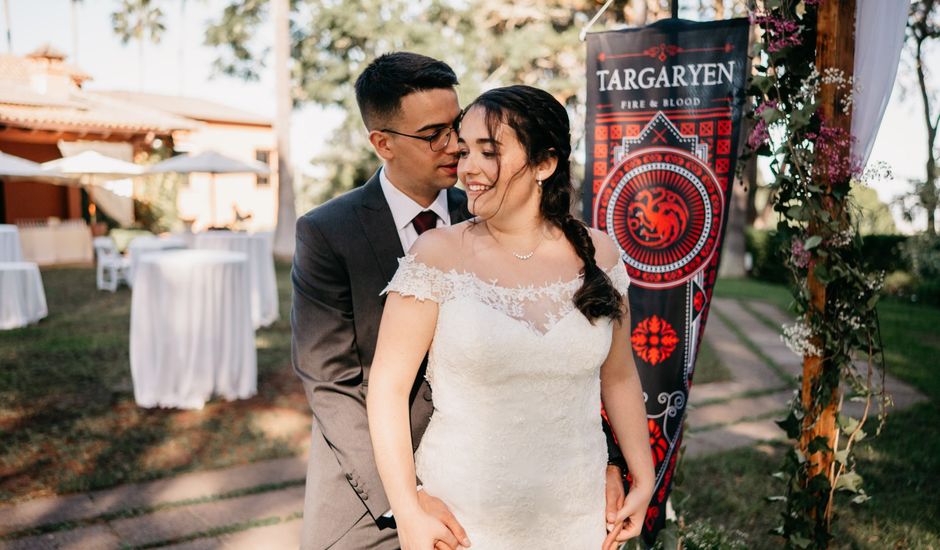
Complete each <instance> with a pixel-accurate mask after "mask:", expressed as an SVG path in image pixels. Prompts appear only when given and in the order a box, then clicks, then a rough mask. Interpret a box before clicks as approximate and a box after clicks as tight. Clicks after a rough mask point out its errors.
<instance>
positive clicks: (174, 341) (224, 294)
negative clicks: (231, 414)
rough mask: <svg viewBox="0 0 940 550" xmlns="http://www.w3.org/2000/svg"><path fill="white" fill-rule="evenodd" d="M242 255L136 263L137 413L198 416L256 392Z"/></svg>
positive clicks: (187, 254) (198, 254) (167, 256)
mask: <svg viewBox="0 0 940 550" xmlns="http://www.w3.org/2000/svg"><path fill="white" fill-rule="evenodd" d="M248 290H249V285H248V266H247V263H246V259H245V255H244V254H238V253H232V252H220V251H211V250H179V251H170V252H164V253H162V254H150V255H147V256H145V257H143V258H141V260H140V265H138V270H137V284H136V285H135V286H134V294H133V297H132V299H131V343H130V355H131V376H132V378H133V381H134V398H135V399H136V401H137V404H138V405H140V406H143V407H177V408H184V409H198V408H202V406H203V404H204V403H205V402H206V401H207V400H208V399H209V397H210V396H211V395H212V394H213V393H214V394H217V395H221V396H222V397H224V398H225V399H228V400H232V399H244V398H248V397H251V396H252V395H254V394H255V393H256V392H257V384H258V375H257V355H256V351H255V334H254V330H253V329H252V326H251V303H250V301H249V292H248Z"/></svg>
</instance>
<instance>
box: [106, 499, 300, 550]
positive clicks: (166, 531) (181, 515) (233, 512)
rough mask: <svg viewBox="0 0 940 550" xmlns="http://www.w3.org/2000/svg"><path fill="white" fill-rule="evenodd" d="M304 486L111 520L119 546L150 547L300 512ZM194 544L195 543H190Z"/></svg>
mask: <svg viewBox="0 0 940 550" xmlns="http://www.w3.org/2000/svg"><path fill="white" fill-rule="evenodd" d="M303 505H304V487H303V486H300V487H292V488H289V489H282V490H278V491H270V492H267V493H259V494H256V495H248V496H244V497H238V498H230V499H224V500H217V501H213V502H206V503H202V504H194V505H191V506H186V507H181V508H171V509H168V510H160V511H157V512H154V513H152V514H147V515H143V516H139V517H135V518H128V519H121V520H115V521H111V522H110V525H111V526H112V528H113V529H114V531H115V532H116V533H117V535H118V537H119V538H120V540H121V542H122V543H125V544H132V545H142V544H151V543H156V542H160V541H164V540H170V539H176V538H180V537H185V536H187V535H192V534H195V533H199V532H203V531H207V530H209V529H212V528H217V527H225V526H227V525H233V524H236V523H243V522H248V521H252V520H260V519H264V518H270V517H282V518H283V517H286V516H289V515H291V514H293V513H295V512H302V511H303ZM194 542H195V541H194Z"/></svg>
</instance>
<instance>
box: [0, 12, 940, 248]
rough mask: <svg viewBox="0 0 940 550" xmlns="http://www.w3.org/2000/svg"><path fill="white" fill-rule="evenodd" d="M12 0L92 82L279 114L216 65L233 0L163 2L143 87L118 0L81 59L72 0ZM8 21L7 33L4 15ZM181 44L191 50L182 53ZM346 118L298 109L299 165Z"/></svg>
mask: <svg viewBox="0 0 940 550" xmlns="http://www.w3.org/2000/svg"><path fill="white" fill-rule="evenodd" d="M7 1H8V2H9V7H10V20H11V22H12V25H11V31H12V43H13V52H12V53H14V54H17V55H23V54H26V53H29V52H30V51H32V50H34V49H36V48H37V47H39V46H40V45H42V44H45V43H49V44H51V45H52V46H54V47H55V48H56V49H58V50H60V51H62V52H63V53H66V54H68V55H69V59H68V61H70V62H72V63H75V64H77V65H78V66H79V67H81V68H82V69H83V70H84V71H85V72H87V73H88V74H90V75H91V76H92V78H93V80H92V81H91V82H88V83H86V85H85V86H86V88H88V89H90V90H133V91H137V90H142V91H146V92H152V93H164V94H177V95H185V96H191V97H199V98H204V99H208V100H212V101H216V102H219V103H223V104H226V105H230V106H233V107H238V108H241V109H244V110H246V111H250V112H255V113H258V114H261V115H265V116H268V117H270V118H271V119H272V120H273V118H274V112H275V102H274V78H273V75H272V71H271V70H270V69H266V70H264V71H262V73H261V79H260V80H259V81H254V82H246V81H243V80H240V79H237V78H231V77H227V76H224V75H216V74H214V73H213V70H212V62H213V60H214V59H215V56H216V54H215V50H214V49H213V48H210V47H208V46H205V45H203V41H204V36H205V35H204V33H205V28H206V24H207V22H208V21H209V20H214V19H217V18H218V16H219V14H220V13H221V11H222V9H223V8H224V7H225V6H226V5H227V4H228V3H229V0H202V1H196V0H189V1H188V2H186V18H185V20H184V19H183V18H182V17H181V14H180V9H179V6H180V4H181V3H180V1H179V0H164V1H163V2H158V5H160V6H161V7H163V9H164V10H165V11H166V26H167V30H166V32H165V33H164V35H163V38H162V40H161V43H160V44H157V45H154V44H151V43H149V42H148V43H147V44H146V45H145V47H144V67H145V69H146V73H145V74H144V77H143V82H142V87H141V86H140V84H141V83H140V79H139V76H138V75H139V73H138V70H137V66H138V51H137V46H136V44H135V43H130V44H128V45H126V46H125V45H122V44H121V41H120V39H119V38H118V37H117V36H116V35H115V34H114V32H113V30H112V28H111V18H110V14H111V12H113V11H115V10H116V9H117V7H118V5H119V1H118V0H84V1H83V2H82V3H81V4H80V8H79V17H80V18H79V21H80V25H79V37H78V44H77V45H78V52H77V60H76V55H75V52H74V51H73V50H74V47H73V38H72V30H71V29H72V27H71V8H70V0H7ZM2 27H3V28H2V30H3V31H4V33H5V31H6V23H5V21H4V22H3V23H2ZM258 40H259V41H260V42H263V43H268V44H273V41H274V36H273V28H272V27H271V26H270V25H267V26H263V27H261V30H260V34H259V36H258ZM181 48H182V49H183V51H184V52H185V55H183V56H181V55H180V52H181ZM0 51H2V52H6V51H7V44H6V40H5V35H4V37H3V40H0ZM934 51H937V49H936V48H935V50H934ZM270 65H271V63H268V65H267V66H268V67H270ZM927 65H928V68H931V69H933V71H932V72H933V73H934V74H937V75H940V54H938V55H933V56H931V57H930V58H929V59H928V63H927ZM0 78H2V75H0ZM922 109H923V107H922V104H921V102H920V99H919V96H918V94H910V93H909V94H907V95H906V96H905V94H903V93H902V90H901V86H900V85H899V84H898V83H896V84H895V87H894V91H893V93H892V96H891V101H890V103H889V104H888V108H887V110H886V112H885V116H884V119H883V121H882V125H881V129H880V131H879V133H878V137H877V139H876V141H875V146H874V148H873V150H872V154H871V157H870V159H869V165H871V163H874V162H878V161H881V162H885V163H887V164H888V165H889V166H890V167H891V170H892V172H893V174H894V178H893V179H891V180H881V181H873V182H871V184H870V185H871V186H872V187H873V188H874V189H875V190H876V191H877V192H878V195H879V197H880V198H881V200H882V201H885V202H890V201H891V200H892V199H893V198H895V197H896V196H898V195H900V194H902V193H904V192H906V191H908V190H909V189H910V185H909V183H908V181H909V180H910V179H916V178H920V179H922V178H923V176H924V172H925V168H924V165H925V163H926V159H927V156H926V145H925V142H926V129H925V127H924V123H923V115H922ZM341 118H342V114H341V113H340V112H338V111H337V110H335V109H328V110H324V109H322V108H319V107H316V106H309V107H304V108H302V109H299V110H297V111H296V112H295V113H294V115H293V118H292V124H291V155H292V157H293V163H294V165H295V166H296V167H297V168H299V169H301V170H302V171H304V172H307V173H312V172H314V171H315V169H312V168H311V167H310V159H311V158H312V157H313V156H314V155H316V154H317V153H319V152H321V151H322V150H323V149H324V146H325V145H326V144H327V142H328V139H329V136H330V133H331V129H332V128H335V126H336V125H337V124H338V123H339V122H340V120H341ZM895 218H896V221H897V223H898V227H899V229H901V230H902V231H905V232H911V231H914V230H921V229H922V228H923V226H924V221H923V219H920V220H915V222H914V224H913V225H911V224H909V223H907V222H904V221H903V220H901V219H899V216H898V215H897V212H896V215H895Z"/></svg>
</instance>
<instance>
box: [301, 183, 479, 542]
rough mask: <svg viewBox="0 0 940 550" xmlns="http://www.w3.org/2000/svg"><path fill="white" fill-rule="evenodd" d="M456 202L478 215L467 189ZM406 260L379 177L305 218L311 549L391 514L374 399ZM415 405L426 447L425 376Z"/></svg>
mask: <svg viewBox="0 0 940 550" xmlns="http://www.w3.org/2000/svg"><path fill="white" fill-rule="evenodd" d="M447 204H448V208H449V210H450V216H451V222H452V223H458V222H461V221H463V220H465V219H467V218H468V217H469V213H468V212H467V199H466V195H464V193H463V192H462V191H459V190H457V189H450V190H448V191H447ZM403 255H404V251H403V250H402V247H401V241H400V240H399V237H398V231H397V230H396V227H395V222H394V220H393V219H392V212H391V209H390V208H389V206H388V203H387V202H386V200H385V195H384V194H383V193H382V187H381V184H380V183H379V177H378V173H376V174H375V175H373V176H372V178H370V179H369V181H368V182H367V183H366V184H365V185H364V186H363V187H360V188H357V189H354V190H352V191H350V192H348V193H346V194H344V195H342V196H340V197H337V198H335V199H333V200H331V201H329V202H327V203H326V204H323V205H322V206H320V207H318V208H315V209H314V210H311V211H310V212H308V213H307V214H305V215H304V216H303V217H301V218H300V219H299V220H298V221H297V246H296V251H295V253H294V263H293V269H292V271H291V279H292V281H293V287H294V293H293V307H292V309H291V328H292V333H293V338H292V355H293V364H294V370H295V371H296V372H297V374H298V376H300V378H301V379H302V380H303V384H304V389H305V391H306V393H307V400H308V401H309V402H310V407H311V409H313V434H312V437H313V440H312V443H311V451H310V461H309V466H308V471H307V492H306V497H305V506H304V530H303V531H304V535H303V547H304V548H313V549H321V548H327V547H329V546H330V545H332V544H333V543H335V542H336V541H337V540H338V539H340V538H341V537H342V536H343V535H344V534H345V533H346V532H347V531H349V529H350V528H351V527H352V526H353V525H354V524H355V523H356V522H357V521H358V520H359V519H360V518H362V517H363V515H364V514H369V515H370V516H371V517H372V518H373V520H374V519H375V518H380V517H381V515H382V514H384V513H385V512H387V511H388V510H389V503H388V499H387V497H386V496H385V491H384V490H383V488H382V482H381V480H380V479H379V474H378V471H377V470H376V466H375V459H374V457H373V454H372V443H371V440H370V439H369V426H368V420H367V418H366V404H365V400H366V392H367V391H368V385H369V368H370V366H371V364H372V358H373V356H374V354H375V345H376V340H377V338H378V329H379V321H380V320H381V317H382V309H383V307H384V304H385V299H384V297H382V296H380V295H379V293H380V292H381V291H382V289H384V288H385V286H386V285H387V284H388V282H389V281H390V280H391V278H392V276H393V275H394V274H395V270H396V269H397V268H398V259H399V258H400V257H401V256H403ZM423 368H424V366H423V365H422V369H423ZM410 401H411V429H412V439H413V441H414V445H415V446H417V445H418V442H419V441H420V439H421V436H422V434H423V433H424V429H425V428H426V427H427V424H428V421H429V419H430V417H431V410H432V406H431V390H430V388H429V387H428V385H427V382H425V380H424V376H423V375H421V374H419V376H418V377H417V379H416V381H415V385H414V388H413V389H412V392H411V399H410ZM416 448H417V447H416Z"/></svg>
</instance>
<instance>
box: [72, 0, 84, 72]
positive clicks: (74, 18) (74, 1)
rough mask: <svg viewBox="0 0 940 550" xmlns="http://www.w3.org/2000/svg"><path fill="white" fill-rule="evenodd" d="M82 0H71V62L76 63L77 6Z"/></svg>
mask: <svg viewBox="0 0 940 550" xmlns="http://www.w3.org/2000/svg"><path fill="white" fill-rule="evenodd" d="M81 3H82V0H72V1H71V2H70V5H71V7H72V64H73V65H78V8H79V6H80V5H81Z"/></svg>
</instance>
